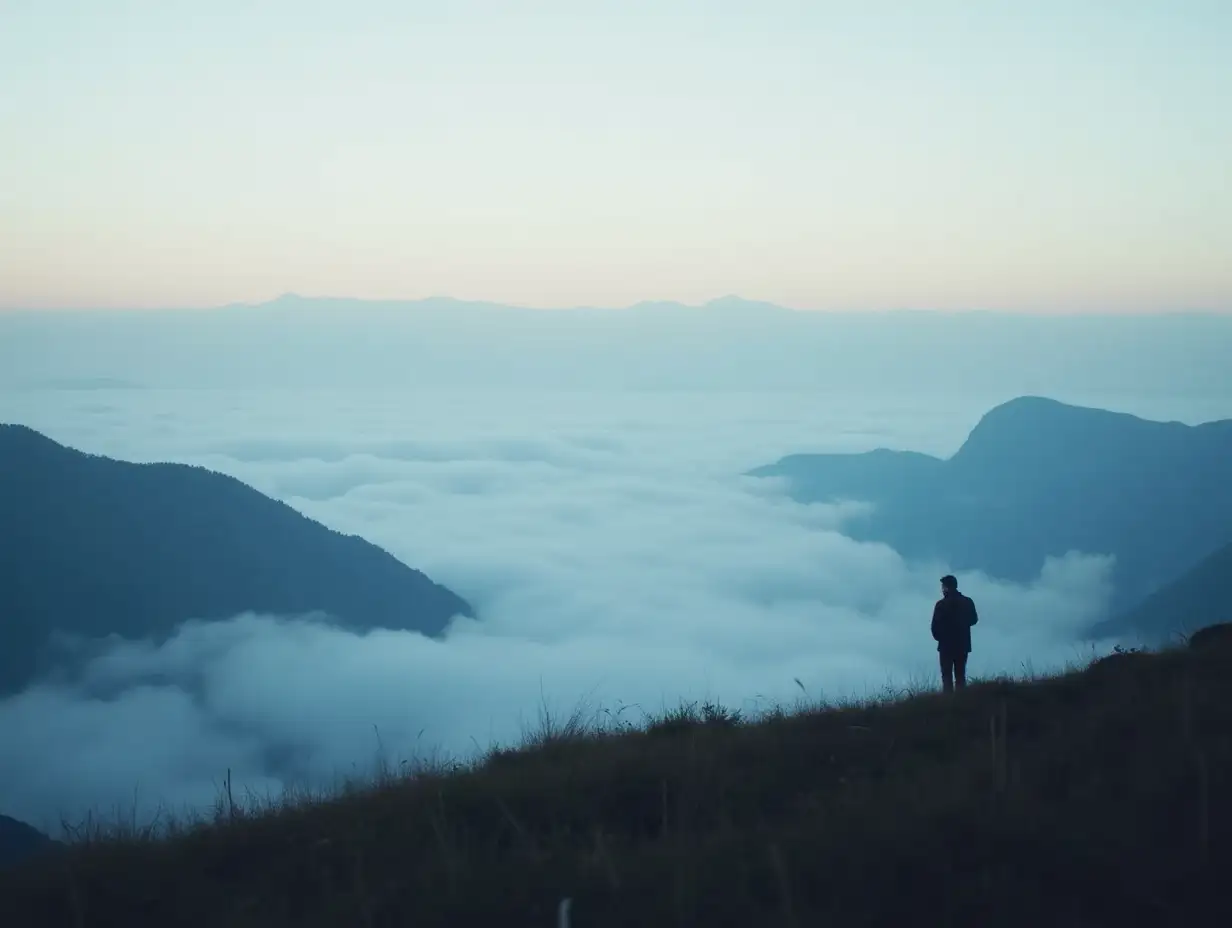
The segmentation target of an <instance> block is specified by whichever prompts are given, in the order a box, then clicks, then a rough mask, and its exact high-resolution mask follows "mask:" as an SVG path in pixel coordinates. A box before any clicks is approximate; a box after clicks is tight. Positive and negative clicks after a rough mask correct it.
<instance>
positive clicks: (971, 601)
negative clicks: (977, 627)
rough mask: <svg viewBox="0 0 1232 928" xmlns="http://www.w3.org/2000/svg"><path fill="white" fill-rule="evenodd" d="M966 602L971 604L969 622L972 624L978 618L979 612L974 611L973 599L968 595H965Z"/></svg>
mask: <svg viewBox="0 0 1232 928" xmlns="http://www.w3.org/2000/svg"><path fill="white" fill-rule="evenodd" d="M967 602H968V603H970V604H971V624H972V625H974V624H975V623H976V622H978V621H979V620H980V614H979V613H978V612H976V611H975V600H974V599H972V598H971V597H970V596H968V597H967Z"/></svg>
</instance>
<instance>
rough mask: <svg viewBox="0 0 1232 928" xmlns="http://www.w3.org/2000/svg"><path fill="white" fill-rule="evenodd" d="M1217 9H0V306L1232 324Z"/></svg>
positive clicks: (124, 5) (1229, 108) (1081, 2)
mask: <svg viewBox="0 0 1232 928" xmlns="http://www.w3.org/2000/svg"><path fill="white" fill-rule="evenodd" d="M1229 100H1232V2H1229V0H1209V2H1201V0H1156V2H1140V0H1033V2H1029V3H1028V2H1010V0H1007V2H992V0H987V2H982V0H955V2H950V0H902V2H888V0H861V2H855V0H852V2H837V0H834V2H828V0H812V2H804V0H798V2H792V0H755V2H746V3H735V2H727V0H711V2H707V3H700V2H686V0H649V2H643V0H620V2H594V0H568V2H533V0H522V2H507V3H498V2H495V0H439V2H435V3H424V2H420V0H320V2H310V0H264V2H262V0H246V2H241V0H192V2H183V0H0V308H13V307H26V308H41V307H121V306H123V307H171V306H205V305H217V304H223V303H230V302H237V301H260V300H265V299H269V298H272V297H274V296H276V295H277V294H279V293H282V292H286V291H294V292H298V293H303V294H309V295H337V296H356V297H372V298H378V297H379V298H394V297H399V298H408V299H410V298H418V297H424V296H429V295H450V296H455V297H459V298H466V299H489V300H495V301H501V302H508V303H517V304H523V305H533V306H543V307H558V306H570V305H603V306H613V305H624V304H627V303H633V302H636V301H639V300H646V299H656V300H658V299H663V300H682V301H685V302H701V301H704V300H707V299H710V298H713V297H716V296H720V295H722V294H726V293H739V294H741V295H743V296H745V297H749V298H755V299H762V300H770V301H774V302H778V303H782V304H785V305H788V306H795V307H799V308H807V309H864V308H867V309H884V308H899V307H906V308H944V309H978V308H986V309H1013V310H1027V311H1039V312H1058V311H1074V310H1086V311H1131V312H1142V311H1156V310H1206V311H1221V312H1227V311H1232V105H1230V104H1229Z"/></svg>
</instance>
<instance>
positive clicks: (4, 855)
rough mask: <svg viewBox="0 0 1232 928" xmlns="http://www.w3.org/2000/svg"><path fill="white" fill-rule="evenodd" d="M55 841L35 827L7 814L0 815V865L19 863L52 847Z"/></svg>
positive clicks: (6, 865)
mask: <svg viewBox="0 0 1232 928" xmlns="http://www.w3.org/2000/svg"><path fill="white" fill-rule="evenodd" d="M55 843H56V842H54V841H52V840H51V838H49V837H47V835H45V834H43V833H42V832H41V831H39V830H38V829H37V828H34V827H33V826H31V825H27V824H26V823H25V822H19V821H18V820H17V819H15V818H9V817H8V816H7V815H0V867H8V866H11V865H13V864H16V863H20V862H22V861H24V860H26V859H27V858H29V857H31V856H33V855H34V854H37V853H39V852H40V851H43V850H46V849H48V848H50V847H53V846H54V845H55Z"/></svg>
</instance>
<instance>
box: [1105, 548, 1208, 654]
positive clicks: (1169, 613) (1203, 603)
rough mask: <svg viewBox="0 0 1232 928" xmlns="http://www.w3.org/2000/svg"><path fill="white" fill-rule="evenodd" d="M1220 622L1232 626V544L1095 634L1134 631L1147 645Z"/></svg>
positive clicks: (1115, 617) (1205, 559)
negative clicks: (1147, 642) (1148, 642)
mask: <svg viewBox="0 0 1232 928" xmlns="http://www.w3.org/2000/svg"><path fill="white" fill-rule="evenodd" d="M1221 622H1232V544H1227V545H1224V546H1223V547H1222V548H1220V549H1219V550H1218V551H1216V552H1215V553H1213V554H1211V555H1209V556H1208V557H1205V558H1203V559H1202V560H1201V561H1200V562H1199V563H1198V564H1197V565H1196V566H1194V567H1193V568H1191V569H1190V570H1187V571H1186V572H1185V573H1184V574H1182V575H1181V576H1180V577H1178V578H1177V579H1175V580H1173V581H1172V582H1171V583H1168V584H1166V585H1165V586H1163V587H1162V588H1161V589H1158V590H1156V591H1155V592H1154V593H1152V594H1151V595H1150V596H1148V597H1147V598H1146V599H1144V600H1143V601H1142V602H1141V603H1139V604H1138V605H1137V606H1135V607H1134V608H1133V609H1130V610H1129V611H1127V612H1124V613H1121V614H1120V615H1117V616H1114V617H1112V618H1110V619H1109V620H1108V621H1106V622H1103V623H1101V624H1100V625H1098V626H1097V627H1096V629H1095V630H1096V633H1097V634H1101V635H1103V634H1108V635H1114V634H1117V633H1118V632H1122V631H1127V630H1128V631H1135V632H1138V633H1140V634H1141V635H1142V636H1143V637H1144V638H1145V639H1146V640H1148V641H1162V640H1166V639H1167V638H1168V637H1169V636H1171V635H1173V634H1175V633H1177V632H1181V633H1185V634H1188V633H1191V632H1193V631H1196V630H1197V629H1199V628H1204V627H1206V626H1209V625H1214V624H1217V623H1221Z"/></svg>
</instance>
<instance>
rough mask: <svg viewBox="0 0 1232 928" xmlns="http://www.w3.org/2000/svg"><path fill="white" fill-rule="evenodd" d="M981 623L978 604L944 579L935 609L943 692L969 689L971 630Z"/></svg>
mask: <svg viewBox="0 0 1232 928" xmlns="http://www.w3.org/2000/svg"><path fill="white" fill-rule="evenodd" d="M979 620H980V617H979V614H978V613H977V612H976V611H975V602H974V601H973V600H972V599H971V597H970V596H964V595H963V594H962V593H960V592H958V581H957V580H956V579H955V578H954V577H953V576H952V575H951V574H946V575H945V576H944V577H942V578H941V598H940V599H939V600H937V605H935V606H933V639H934V640H935V641H936V642H937V654H938V655H939V656H940V658H941V688H942V689H944V690H945V691H946V692H947V693H949V692H951V691H953V689H954V686H955V684H956V683H957V685H958V688H959V689H962V688H963V687H965V686H966V685H967V655H968V654H970V653H971V626H972V625H974V624H975V623H976V622H978V621H979Z"/></svg>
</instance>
